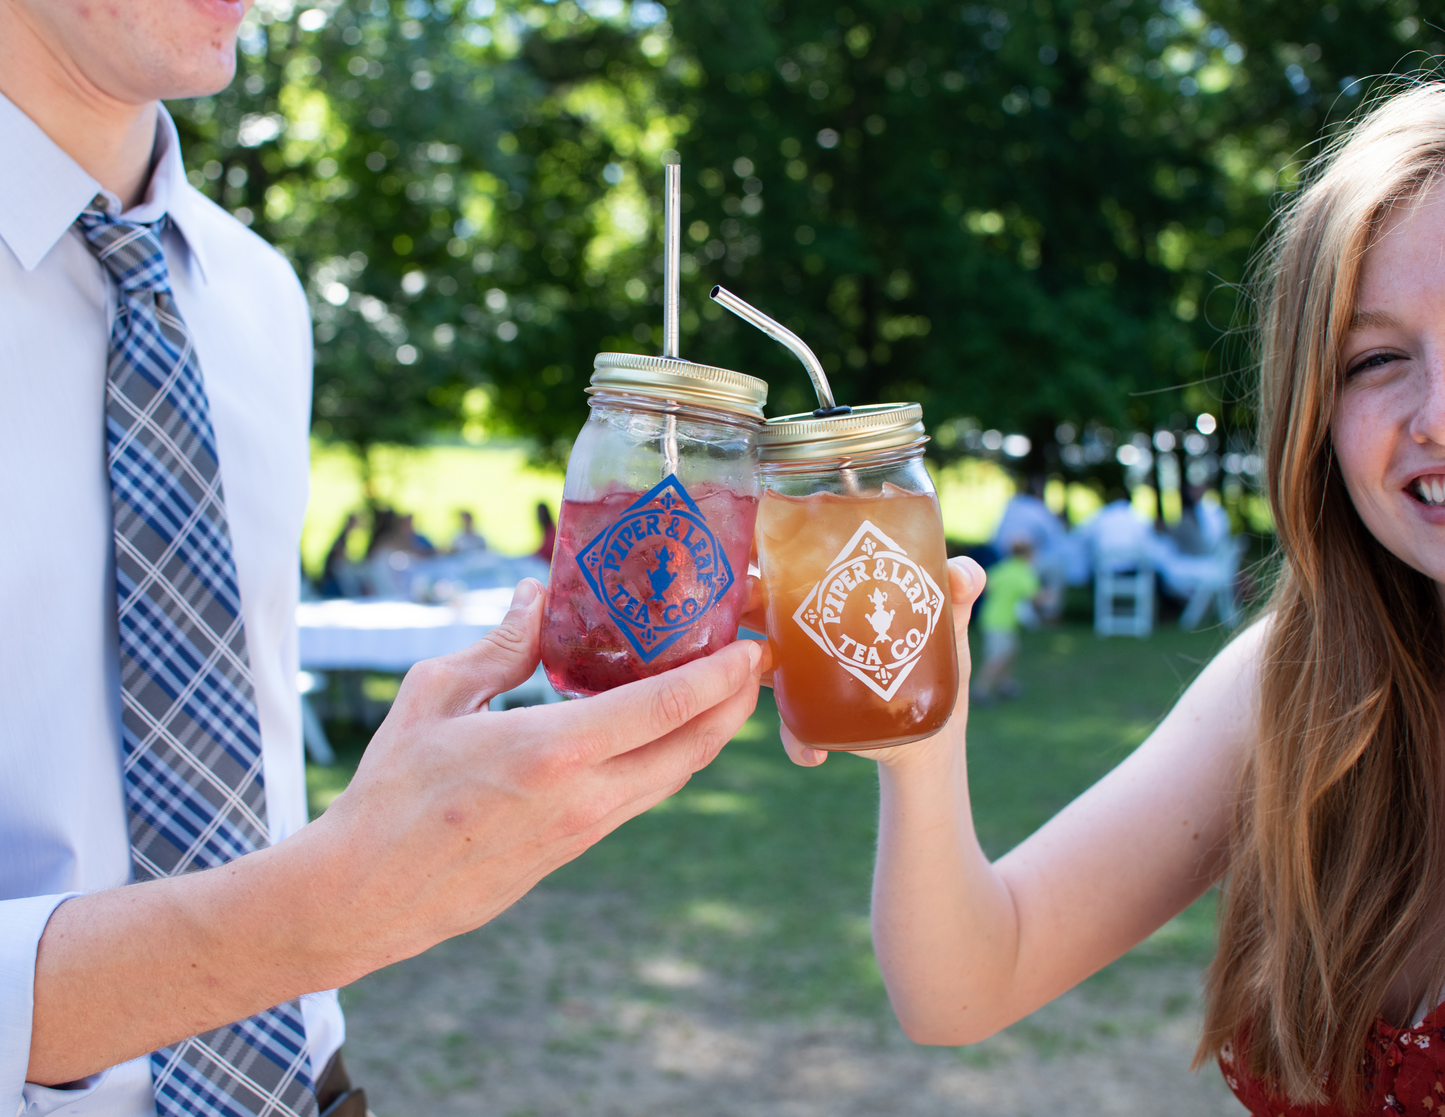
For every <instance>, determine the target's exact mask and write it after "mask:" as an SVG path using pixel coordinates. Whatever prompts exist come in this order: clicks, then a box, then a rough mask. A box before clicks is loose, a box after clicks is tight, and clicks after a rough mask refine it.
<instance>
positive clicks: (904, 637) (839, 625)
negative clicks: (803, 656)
mask: <svg viewBox="0 0 1445 1117" xmlns="http://www.w3.org/2000/svg"><path fill="white" fill-rule="evenodd" d="M942 617H943V591H942V590H940V589H939V588H938V583H937V582H935V581H934V580H933V579H932V578H930V577H929V576H928V572H927V571H926V570H924V569H923V568H922V567H921V566H919V565H918V563H917V562H915V561H914V560H913V559H912V558H911V557H910V556H909V555H908V553H907V552H906V551H904V550H903V548H902V547H900V546H899V545H898V544H897V543H895V542H894V541H893V540H892V539H890V538H888V536H887V535H885V534H884V533H883V532H881V531H879V530H878V529H877V528H876V527H874V526H873V524H872V523H870V522H869V521H867V520H864V521H863V523H862V524H861V525H860V526H859V528H858V530H857V531H856V532H854V533H853V538H852V539H850V540H848V543H847V545H846V546H845V547H844V548H843V549H842V550H841V551H839V552H838V557H837V558H835V559H834V560H833V561H832V562H831V563H830V564H829V566H828V572H827V573H826V574H824V575H823V577H822V579H821V580H820V581H819V582H818V584H817V585H816V586H814V587H813V588H812V589H811V590H809V591H808V594H807V596H806V597H804V598H803V603H802V604H801V605H799V606H798V609H797V612H795V613H794V614H793V620H795V621H796V622H797V623H798V625H799V626H800V627H801V628H802V629H803V631H804V632H806V633H807V634H808V636H809V637H811V638H812V640H813V642H814V643H815V644H817V645H818V647H820V648H822V649H823V651H824V652H826V653H827V654H828V655H830V656H832V657H833V658H834V659H836V660H837V661H838V665H839V666H840V667H842V668H843V670H844V671H847V672H848V674H850V675H852V676H853V677H854V678H855V679H857V680H858V681H859V682H861V683H862V684H863V685H864V686H866V687H867V688H868V689H869V690H871V691H872V692H873V693H874V694H876V695H878V697H880V698H882V699H883V701H885V702H890V701H892V699H893V696H894V695H895V694H897V693H898V688H899V687H901V686H902V685H903V681H904V680H905V679H907V678H908V675H909V673H910V672H911V671H912V670H913V667H914V665H915V664H916V663H917V662H918V659H919V657H920V656H922V654H923V649H924V647H925V646H926V645H927V644H928V641H929V638H930V637H932V635H933V631H934V629H936V628H937V627H938V622H939V620H940V619H941V618H942Z"/></svg>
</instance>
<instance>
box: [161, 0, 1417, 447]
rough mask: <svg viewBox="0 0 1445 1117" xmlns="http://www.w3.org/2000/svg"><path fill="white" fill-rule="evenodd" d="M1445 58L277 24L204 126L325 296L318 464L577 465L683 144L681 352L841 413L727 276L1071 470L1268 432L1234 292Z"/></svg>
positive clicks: (1110, 34)
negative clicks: (1380, 99)
mask: <svg viewBox="0 0 1445 1117" xmlns="http://www.w3.org/2000/svg"><path fill="white" fill-rule="evenodd" d="M1435 37H1436V33H1435V32H1434V31H1433V30H1432V29H1431V28H1430V27H1429V26H1428V24H1426V23H1425V22H1423V20H1422V15H1421V13H1420V12H1419V11H1418V10H1417V7H1416V3H1415V0H1344V2H1342V3H1335V4H1328V5H1323V6H1321V5H1317V4H1313V3H1307V2H1304V0H1299V2H1296V0H1279V2H1274V3H1268V4H1261V3H1254V2H1250V0H1199V2H1198V3H1197V4H1195V3H1189V2H1187V0H1107V2H1103V3H1100V2H1098V0H995V3H993V4H978V3H963V4H960V3H957V2H948V3H940V2H930V3H923V2H915V3H901V4H900V3H894V2H890V0H852V2H851V3H850V4H847V5H843V6H839V5H838V4H837V3H835V2H834V0H827V2H824V0H686V2H682V0H674V2H671V3H670V4H669V5H668V6H667V7H664V6H662V5H660V4H657V3H654V2H651V0H635V2H631V3H629V2H626V0H590V2H587V3H578V2H574V0H560V2H557V3H539V2H528V0H472V2H471V3H470V4H466V5H463V4H460V3H456V2H454V0H431V2H427V0H405V2H401V0H370V2H369V3H362V4H340V3H336V2H335V0H322V3H320V5H319V6H318V7H316V8H308V9H305V10H301V9H299V8H294V9H293V8H291V7H290V6H289V5H288V4H287V3H286V0H270V2H269V3H263V4H262V5H259V6H258V9H257V12H256V13H255V16H254V17H253V22H252V23H251V24H250V25H249V30H248V33H247V36H246V37H245V39H244V40H243V57H242V67H241V72H240V74H239V75H238V78H237V81H236V83H235V84H234V85H233V87H232V88H231V89H229V90H228V91H226V92H225V93H223V94H221V95H219V96H218V97H215V98H210V99H207V100H204V101H199V102H193V103H188V104H184V105H177V106H174V111H175V112H176V114H177V116H178V121H179V123H180V124H181V126H182V129H183V138H184V140H185V144H186V150H187V156H188V160H189V162H190V165H191V166H192V167H193V168H194V170H193V171H192V177H193V180H195V181H196V182H197V183H198V184H199V185H201V186H202V187H203V188H204V189H206V190H208V191H209V192H210V193H211V194H212V196H214V197H216V198H217V200H219V201H220V202H221V203H222V204H223V205H226V206H227V207H228V208H230V209H232V210H233V211H235V212H237V213H238V215H239V216H241V217H242V219H243V220H248V221H250V222H251V223H252V225H253V227H254V228H255V229H256V230H257V231H258V232H260V233H261V234H262V235H263V236H265V237H267V238H268V239H270V240H272V241H273V242H274V243H277V244H278V245H280V246H281V247H282V249H283V251H286V252H287V253H288V255H290V256H291V258H292V259H293V260H294V261H295V263H296V264H297V266H298V269H299V270H300V271H301V273H302V274H303V277H304V278H305V279H306V281H307V284H308V289H309V291H310V292H311V295H312V300H313V304H314V306H315V309H316V318H317V343H318V350H317V358H318V363H317V382H316V414H315V419H316V431H317V433H318V434H320V435H322V436H324V437H329V438H334V439H340V440H344V441H347V442H350V443H352V444H355V445H357V446H361V447H364V446H366V445H368V444H370V443H373V442H377V441H382V440H387V441H412V440H415V439H418V438H420V437H424V436H425V435H427V434H428V433H431V432H435V431H440V430H448V429H452V430H454V429H456V428H457V427H458V426H462V425H465V424H467V423H475V424H485V425H486V426H488V427H489V429H493V430H504V431H515V432H520V433H525V434H528V435H532V436H535V437H537V438H538V439H540V440H541V442H542V444H543V445H544V446H545V447H551V448H553V449H561V448H564V447H565V445H566V444H567V442H568V440H569V439H570V436H571V434H572V433H573V432H574V431H575V429H576V427H577V426H578V425H579V424H580V422H581V420H582V418H583V417H584V415H585V396H584V395H583V392H582V388H583V387H584V386H585V384H586V380H587V376H588V374H589V372H590V363H591V357H592V355H593V354H594V353H595V352H597V351H598V350H605V349H633V350H637V351H646V352H656V351H657V346H658V345H659V344H660V332H661V331H660V327H661V322H660V294H661V292H660V280H661V276H660V274H659V273H660V251H659V245H658V242H657V236H658V231H657V230H658V225H659V224H660V213H659V211H658V205H657V199H658V196H659V193H660V185H661V172H660V167H659V162H660V156H661V155H662V153H663V152H664V151H665V150H666V149H668V148H673V147H675V148H676V149H678V150H679V151H680V152H681V154H682V157H683V163H684V172H685V180H684V181H685V197H684V230H685V232H684V241H685V243H684V248H685V253H684V257H683V273H684V298H685V304H686V309H685V313H684V315H683V321H682V327H683V353H684V355H685V356H688V357H691V358H693V359H696V360H701V361H706V362H709V363H713V364H720V365H724V366H727V367H731V368H737V369H740V370H743V371H748V372H752V373H756V374H759V375H762V376H765V377H766V378H767V379H769V380H770V382H771V383H772V384H773V403H772V406H771V407H770V411H772V413H774V414H777V413H780V412H782V411H791V410H799V409H804V408H806V407H810V406H812V404H811V401H810V399H809V398H808V391H807V381H806V378H805V377H804V375H803V374H802V371H801V369H800V368H798V366H797V365H796V364H795V363H794V362H793V361H792V359H791V358H790V357H788V356H787V354H786V353H785V352H783V351H782V350H780V349H779V348H777V347H776V346H775V345H774V344H773V343H771V342H769V341H767V340H766V339H764V338H762V337H761V335H758V334H756V333H755V332H754V331H752V330H751V329H750V328H749V327H746V326H744V325H743V324H742V323H741V322H738V321H737V320H735V319H733V318H731V317H730V316H727V315H725V314H724V313H723V312H721V311H720V310H719V309H718V308H717V307H716V306H715V305H713V304H712V303H710V302H709V301H708V299H707V297H706V292H707V290H708V288H709V287H710V286H711V285H712V284H713V283H715V282H722V283H724V284H725V285H727V286H729V287H730V288H732V289H734V290H736V291H737V292H738V293H739V294H741V295H742V296H743V297H744V298H747V299H748V300H749V301H752V302H754V303H755V304H757V305H759V306H760V307H762V308H763V309H765V310H767V311H768V312H769V313H771V314H773V315H774V316H775V317H778V318H780V319H782V320H783V321H785V322H786V323H787V324H788V325H789V326H791V327H792V328H793V329H794V330H796V331H797V332H798V333H799V334H800V335H802V336H803V337H804V338H805V339H807V340H808V341H810V342H811V343H812V344H813V346H814V347H815V348H816V349H817V351H818V352H819V354H820V356H821V358H822V360H823V362H824V365H825V367H827V368H828V370H829V372H830V374H831V375H832V376H833V378H834V379H835V381H836V389H837V394H838V396H839V398H840V399H842V400H844V401H848V402H856V403H861V402H871V401H876V400H887V399H915V400H920V401H922V402H923V403H924V405H925V407H926V408H927V414H928V416H929V419H930V422H931V423H932V425H933V426H934V427H935V430H936V431H937V433H938V434H939V436H940V437H939V439H938V447H937V448H938V449H940V450H941V451H943V452H944V453H956V452H960V451H962V450H963V449H965V447H967V446H971V445H973V444H974V443H973V442H971V441H970V439H976V433H974V434H970V432H971V431H973V430H974V428H975V427H976V426H977V425H982V426H986V427H997V428H1001V429H1004V430H1014V431H1022V432H1024V433H1026V434H1027V435H1029V437H1030V439H1031V441H1032V442H1033V444H1034V447H1035V455H1036V458H1037V459H1038V460H1039V461H1040V463H1041V462H1042V456H1043V455H1044V454H1045V453H1050V454H1051V453H1055V452H1056V448H1054V447H1052V446H1051V443H1052V441H1053V432H1054V431H1055V429H1056V427H1057V426H1058V424H1060V423H1064V422H1067V423H1069V424H1070V425H1072V426H1073V427H1074V428H1076V429H1078V430H1082V429H1084V428H1085V427H1086V426H1092V427H1094V428H1097V429H1107V428H1112V429H1116V430H1128V429H1149V428H1150V427H1152V426H1153V425H1154V424H1155V423H1156V422H1164V421H1167V420H1168V417H1169V416H1170V415H1171V414H1174V413H1176V412H1180V411H1189V412H1193V411H1195V410H1206V409H1207V410H1214V411H1216V412H1217V411H1220V410H1221V402H1220V401H1221V397H1224V405H1223V409H1224V412H1225V415H1226V418H1228V417H1229V416H1230V415H1231V414H1232V415H1233V418H1234V420H1235V421H1236V422H1239V423H1242V422H1244V421H1246V420H1247V409H1246V408H1243V407H1242V406H1241V405H1240V404H1239V400H1238V398H1237V396H1236V395H1235V394H1233V393H1232V392H1231V391H1230V390H1229V385H1228V381H1227V379H1226V378H1224V377H1222V375H1221V374H1224V373H1228V372H1229V371H1230V370H1231V368H1232V367H1233V363H1234V362H1236V361H1238V360H1239V359H1240V357H1241V354H1240V353H1239V352H1238V351H1237V350H1236V349H1231V348H1229V347H1227V346H1225V347H1221V346H1220V344H1219V343H1220V338H1221V328H1222V327H1227V326H1228V325H1229V324H1230V323H1231V322H1233V321H1235V320H1236V316H1237V308H1236V305H1235V297H1234V294H1233V289H1232V287H1231V285H1232V284H1234V283H1236V282H1237V281H1238V280H1239V279H1241V278H1242V277H1243V275H1244V272H1245V265H1246V262H1247V260H1248V256H1249V254H1250V251H1251V249H1252V246H1253V245H1255V244H1256V243H1257V237H1258V234H1259V232H1260V230H1261V229H1262V228H1263V227H1264V226H1265V225H1266V223H1267V221H1268V219H1269V216H1270V213H1271V212H1272V207H1273V206H1274V205H1275V204H1276V203H1277V201H1278V198H1279V196H1280V191H1281V190H1284V189H1287V188H1288V187H1289V186H1290V185H1291V184H1292V183H1293V181H1294V179H1295V176H1296V175H1297V173H1298V166H1299V163H1298V160H1299V159H1300V157H1301V156H1302V155H1308V154H1309V153H1310V151H1311V150H1312V145H1314V144H1316V143H1317V142H1318V141H1319V139H1320V138H1321V137H1322V136H1324V135H1326V134H1327V132H1328V130H1329V128H1330V127H1331V126H1332V124H1334V123H1337V122H1338V121H1340V120H1342V119H1344V118H1345V117H1347V116H1348V114H1349V112H1350V111H1352V110H1353V108H1354V107H1356V106H1357V105H1358V104H1359V103H1360V99H1361V96H1362V94H1363V93H1364V91H1366V90H1367V89H1368V87H1369V79H1370V78H1371V77H1372V76H1373V75H1379V74H1386V73H1390V72H1392V71H1401V70H1408V69H1411V68H1413V67H1417V66H1419V65H1421V63H1422V62H1423V61H1424V60H1425V58H1426V57H1427V55H1429V54H1431V53H1434V52H1438V51H1439V50H1440V47H1439V45H1438V44H1437V43H1435V42H1434V38H1435ZM1100 445H1103V446H1104V447H1105V448H1107V442H1104V443H1101V444H1100ZM1106 456H1107V457H1111V455H1106ZM1075 457H1076V458H1077V454H1076V455H1075ZM1095 457H1096V458H1097V457H1099V455H1098V454H1096V455H1095ZM1074 464H1083V465H1087V464H1091V463H1084V462H1078V461H1075V463H1074ZM1094 464H1097V463H1094Z"/></svg>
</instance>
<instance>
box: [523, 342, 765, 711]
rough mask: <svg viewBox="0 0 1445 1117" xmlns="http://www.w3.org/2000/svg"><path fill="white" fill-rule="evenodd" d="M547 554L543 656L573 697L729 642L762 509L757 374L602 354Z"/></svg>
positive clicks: (561, 688) (551, 675)
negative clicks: (554, 536)
mask: <svg viewBox="0 0 1445 1117" xmlns="http://www.w3.org/2000/svg"><path fill="white" fill-rule="evenodd" d="M587 391H588V394H590V395H591V396H592V401H591V414H590V416H589V417H588V420H587V423H586V424H585V425H584V426H583V428H582V431H581V433H580V434H579V435H578V436H577V441H576V443H575V445H574V446H573V448H572V456H571V458H570V459H569V460H568V463H567V482H566V487H565V488H564V489H563V493H562V511H561V514H560V515H559V517H558V523H557V543H556V547H555V549H554V550H553V552H552V575H551V584H550V586H549V587H548V591H547V616H546V619H545V621H544V622H543V627H542V664H543V667H544V668H545V669H546V672H547V678H548V680H549V681H550V682H551V684H552V686H553V687H554V688H555V689H556V690H557V691H558V693H560V694H565V695H567V696H569V697H573V698H579V697H583V696H586V695H590V694H598V693H600V692H601V691H604V690H610V689H611V688H613V687H615V686H621V685H622V684H623V683H629V682H632V681H634V680H636V679H641V678H646V677H648V676H650V675H656V674H659V673H660V672H662V671H665V670H667V669H668V668H671V667H676V666H678V665H680V664H683V663H687V662H688V661H690V660H693V659H697V658H698V657H699V656H704V655H709V654H711V653H712V652H715V651H717V650H718V649H719V648H722V647H725V646H726V645H727V644H730V643H732V641H733V640H735V639H736V638H737V631H738V615H739V613H740V612H741V611H742V606H743V603H744V598H745V595H746V590H747V587H746V582H747V572H748V557H749V554H750V552H751V549H752V543H753V525H754V521H755V520H756V518H757V512H758V497H759V487H758V441H757V440H758V431H759V429H760V427H761V424H762V418H763V405H764V404H765V403H766V402H767V398H768V386H767V383H766V382H764V381H762V380H759V379H757V378H756V377H752V376H744V375H743V374H742V373H739V372H733V371H731V370H729V369H725V368H714V367H712V366H711V365H700V364H695V363H693V362H691V361H684V360H679V359H677V358H673V357H648V356H641V355H637V354H630V353H599V354H598V355H597V359H596V361H595V363H594V372H593V374H592V386H591V387H590V388H588V389H587Z"/></svg>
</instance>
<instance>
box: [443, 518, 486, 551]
mask: <svg viewBox="0 0 1445 1117" xmlns="http://www.w3.org/2000/svg"><path fill="white" fill-rule="evenodd" d="M457 518H458V519H459V520H460V521H461V524H462V529H461V531H459V532H457V533H456V534H455V535H454V536H452V548H451V550H452V554H454V555H463V554H466V553H467V552H469V551H485V550H486V549H487V541H486V540H485V539H484V538H483V537H482V536H481V535H479V534H478V533H477V527H476V523H475V521H474V520H473V519H472V514H471V513H470V512H468V511H467V510H466V509H465V508H464V509H462V510H461V511H460V512H458V513H457Z"/></svg>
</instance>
